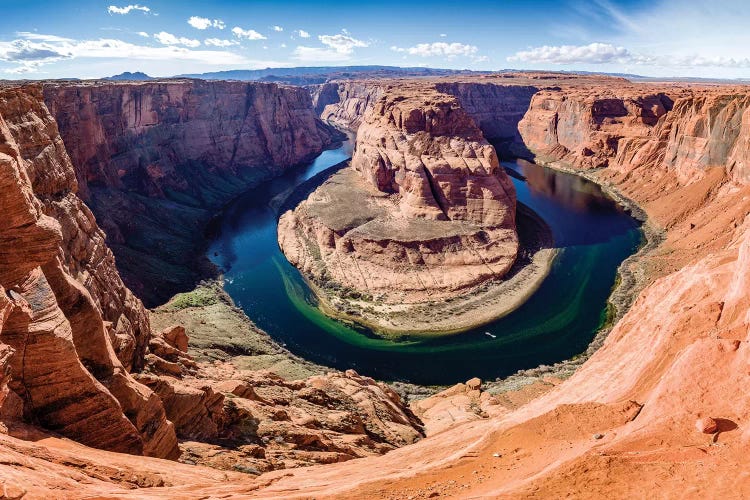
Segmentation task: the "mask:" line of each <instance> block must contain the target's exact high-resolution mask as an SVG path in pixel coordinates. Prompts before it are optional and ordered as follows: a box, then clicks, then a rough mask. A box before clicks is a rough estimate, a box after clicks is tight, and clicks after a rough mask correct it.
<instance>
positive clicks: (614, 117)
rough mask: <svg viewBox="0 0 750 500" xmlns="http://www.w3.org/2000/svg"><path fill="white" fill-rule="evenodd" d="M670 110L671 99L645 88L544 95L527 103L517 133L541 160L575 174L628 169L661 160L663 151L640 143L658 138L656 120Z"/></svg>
mask: <svg viewBox="0 0 750 500" xmlns="http://www.w3.org/2000/svg"><path fill="white" fill-rule="evenodd" d="M673 106H674V97H670V96H669V95H667V94H666V93H663V92H653V91H651V90H650V89H644V88H638V89H630V90H628V89H627V88H626V89H621V90H619V91H612V92H611V93H610V92H607V91H606V90H605V91H602V89H593V90H592V89H583V90H579V91H572V92H571V91H569V90H563V89H557V90H546V91H541V92H539V93H538V94H537V95H535V96H534V97H533V98H532V100H531V105H530V107H529V110H528V112H527V113H526V115H525V116H524V118H523V120H522V121H521V122H520V123H519V125H518V129H519V132H520V134H521V136H522V139H523V142H524V144H525V145H526V147H527V148H529V149H530V150H531V151H532V153H534V154H535V155H537V156H540V157H541V159H542V160H544V159H556V160H562V161H565V162H567V163H570V164H572V165H575V166H577V167H580V168H601V167H607V166H612V167H615V166H616V165H623V164H628V165H632V164H633V163H643V162H644V161H645V158H644V157H649V159H650V157H653V156H654V155H655V156H658V155H659V154H660V153H661V154H663V147H661V148H660V147H658V145H657V148H656V149H657V151H654V148H653V147H644V143H645V142H649V141H648V139H647V138H648V137H649V136H650V135H652V134H653V136H654V137H659V136H660V134H659V127H657V125H658V124H659V119H660V118H661V117H663V116H665V115H666V114H667V113H668V112H669V111H671V110H672V108H673ZM662 146H663V145H662ZM634 155H639V158H634ZM654 159H655V158H654Z"/></svg>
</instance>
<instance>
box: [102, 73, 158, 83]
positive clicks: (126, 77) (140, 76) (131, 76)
mask: <svg viewBox="0 0 750 500" xmlns="http://www.w3.org/2000/svg"><path fill="white" fill-rule="evenodd" d="M103 79H104V80H114V81H118V82H132V81H145V80H154V77H153V76H148V75H147V74H146V73H143V72H142V71H136V72H134V73H131V72H130V71H126V72H124V73H120V74H119V75H114V76H108V77H106V78H103Z"/></svg>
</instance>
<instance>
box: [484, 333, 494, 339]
mask: <svg viewBox="0 0 750 500" xmlns="http://www.w3.org/2000/svg"><path fill="white" fill-rule="evenodd" d="M484 334H485V335H487V336H488V337H492V338H493V339H496V338H497V335H492V334H491V333H490V332H484Z"/></svg>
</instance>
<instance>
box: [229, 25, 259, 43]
mask: <svg viewBox="0 0 750 500" xmlns="http://www.w3.org/2000/svg"><path fill="white" fill-rule="evenodd" d="M232 33H234V36H236V37H237V38H245V39H247V40H265V39H266V37H265V36H263V35H261V34H260V33H258V32H257V31H255V30H253V29H246V30H245V29H242V28H240V27H239V26H235V27H234V28H232Z"/></svg>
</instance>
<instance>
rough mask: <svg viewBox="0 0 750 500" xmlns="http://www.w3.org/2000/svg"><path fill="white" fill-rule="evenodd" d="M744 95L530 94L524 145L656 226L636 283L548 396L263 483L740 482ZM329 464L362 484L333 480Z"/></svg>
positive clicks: (693, 489)
mask: <svg viewBox="0 0 750 500" xmlns="http://www.w3.org/2000/svg"><path fill="white" fill-rule="evenodd" d="M747 95H748V89H747V88H746V87H745V88H731V87H723V88H722V87H719V88H713V89H710V88H690V89H688V88H680V87H675V86H665V87H664V88H662V89H655V88H654V86H637V85H632V86H631V85H622V86H619V87H618V88H616V89H612V88H611V87H607V86H604V85H602V86H600V87H598V88H586V89H581V88H565V87H563V88H561V89H559V90H551V91H548V92H543V93H540V94H538V95H537V96H535V97H534V99H533V100H532V105H531V108H530V109H529V111H528V112H527V114H526V116H525V117H524V119H523V121H522V122H521V125H520V131H521V135H522V136H523V138H524V141H525V142H526V144H527V145H528V146H529V149H530V150H531V151H532V152H534V153H536V155H537V158H538V159H543V160H545V161H546V162H549V164H550V165H551V166H553V167H557V168H566V169H575V170H579V171H584V173H585V175H587V176H589V177H592V178H594V179H596V180H598V181H599V182H601V183H603V184H605V185H606V186H609V187H610V188H612V189H617V190H618V191H619V192H620V193H622V194H624V195H626V196H628V197H629V198H631V199H633V200H636V201H637V202H638V203H639V204H640V205H641V206H642V207H643V208H644V209H645V212H646V213H647V214H648V216H649V221H650V224H652V225H654V226H656V227H657V228H658V229H661V230H662V231H664V238H663V241H662V243H661V244H660V245H659V247H658V248H657V249H656V250H655V251H653V252H651V253H650V254H649V255H648V256H647V257H646V258H645V259H644V260H642V263H641V265H640V266H638V267H639V270H638V272H639V274H640V275H641V279H642V281H643V284H644V285H646V287H645V289H643V291H642V292H640V294H639V295H638V298H637V299H636V301H635V303H634V305H633V306H632V308H631V309H630V310H629V311H628V312H627V313H626V314H625V316H624V317H623V318H622V320H620V321H619V322H618V323H617V324H616V325H615V327H614V329H613V330H612V332H611V334H610V335H609V336H608V337H607V339H606V341H605V342H604V345H603V347H601V348H600V349H599V350H598V351H597V352H596V353H595V354H593V356H592V357H591V358H590V359H589V360H588V361H586V363H585V364H584V365H583V367H582V368H581V369H580V370H579V371H578V372H577V373H576V374H575V375H573V377H571V378H570V379H569V380H567V381H565V382H564V383H562V384H560V385H558V386H557V387H555V388H553V389H552V390H551V391H550V392H549V393H548V394H547V395H545V396H542V397H541V398H538V399H536V400H534V401H532V402H531V403H529V404H527V405H525V406H523V407H521V408H519V409H518V410H515V411H511V412H504V413H503V414H501V415H497V416H496V417H494V418H493V419H492V420H490V421H486V422H479V423H476V422H475V423H470V424H466V425H461V426H458V427H455V428H453V429H452V430H451V431H450V432H442V433H440V434H436V435H435V436H433V437H432V438H428V439H426V440H423V441H422V442H420V443H419V444H417V445H415V446H414V447H411V448H406V449H403V450H399V451H396V452H394V453H392V454H391V455H389V457H388V459H387V461H382V460H372V461H368V462H366V463H363V464H358V468H359V467H361V469H360V470H362V471H363V472H362V476H353V477H352V475H353V474H355V470H354V468H353V467H351V466H349V467H347V466H346V465H342V466H339V467H335V468H330V469H327V470H318V471H313V470H311V471H308V472H307V473H304V472H300V473H299V474H296V475H295V477H294V478H289V480H288V481H289V482H287V483H285V482H284V481H281V482H279V483H275V484H274V486H273V487H271V489H266V490H265V491H264V494H265V495H267V496H272V495H273V494H275V493H278V492H281V491H284V488H286V487H290V486H292V484H293V485H294V486H293V487H295V488H304V489H305V490H306V491H315V492H316V494H318V495H321V496H325V495H327V494H334V493H335V494H338V495H344V496H359V495H364V496H366V495H376V496H377V495H381V496H389V495H393V494H398V493H402V494H403V493H405V492H408V493H409V494H411V495H415V496H420V495H423V496H425V497H427V496H477V497H508V498H524V497H528V496H541V497H546V496H560V495H570V496H576V497H591V498H599V497H604V496H610V497H611V496H615V497H628V496H634V495H635V496H637V495H639V494H642V492H643V491H644V490H649V491H651V492H653V493H652V494H653V495H655V496H665V497H669V496H674V495H675V494H679V495H681V496H687V497H695V498H700V497H705V496H745V495H747V494H748V491H750V485H749V484H748V482H747V481H745V480H743V479H741V478H738V477H737V476H736V475H735V474H733V472H732V471H735V470H738V469H740V468H742V467H744V465H745V463H746V459H745V454H744V449H745V448H746V445H747V439H748V436H747V430H746V427H747V423H748V418H749V415H750V405H749V404H748V400H747V398H745V397H743V396H741V395H740V396H737V394H738V392H737V391H738V388H739V387H743V386H744V385H745V384H746V383H747V380H746V379H747V370H746V369H744V368H743V367H744V366H745V365H746V363H747V359H746V358H747V342H748V340H749V339H748V332H749V331H750V314H749V313H748V311H750V303H749V302H748V300H747V293H745V291H746V286H745V285H746V281H747V275H748V271H749V270H750V266H748V259H747V257H748V249H749V248H750V245H749V242H750V219H748V215H747V214H748V213H750V202H749V201H748V200H750V196H749V195H750V185H748V182H747V179H746V172H745V163H746V161H747V152H746V140H745V139H746V137H745V136H746V127H745V122H746V116H747V106H746V102H747ZM665 97H666V98H665ZM613 99H614V100H615V102H613ZM618 101H619V102H618ZM670 102H671V104H670ZM601 103H603V104H602V107H600V106H599V104H601ZM568 110H569V111H568ZM602 110H604V111H603V112H602ZM654 115H658V116H657V117H656V118H655V119H654ZM423 406H424V405H423ZM705 422H709V423H710V424H711V425H705ZM714 424H715V428H714ZM428 427H429V426H428ZM706 429H708V431H709V432H713V434H711V435H706V434H705V432H706ZM467 442H471V443H473V444H472V445H471V446H469V447H468V448H467V447H466V443H467ZM459 451H460V453H458V452H459ZM427 455H429V456H430V457H431V460H430V462H429V463H427V462H422V464H421V465H420V466H418V468H420V469H421V470H419V471H414V470H413V469H412V472H411V473H410V474H408V477H404V476H403V475H402V472H401V471H402V470H403V469H402V467H403V466H404V465H405V464H407V463H408V464H414V462H415V461H416V460H419V457H420V456H427ZM459 455H460V458H457V457H458V456H459ZM386 462H387V463H386ZM436 462H437V463H436ZM381 466H382V467H387V468H389V470H387V471H383V472H382V475H379V476H378V477H372V474H371V473H368V474H365V472H364V471H372V470H373V469H376V468H379V467H381ZM321 473H325V474H328V473H330V474H331V476H329V478H328V479H324V478H321V475H320V474H321ZM343 474H347V475H350V477H351V481H352V484H354V483H356V482H357V481H358V480H360V479H362V480H367V481H370V483H369V484H368V485H366V486H358V487H353V488H350V487H347V486H344V487H342V486H341V483H339V482H337V481H336V480H335V477H337V476H340V475H343ZM394 478H398V479H395V481H396V483H395V484H393V483H391V484H385V482H386V481H389V480H393V479H394ZM467 478H468V479H467ZM268 479H269V480H273V477H271V476H269V478H268ZM274 488H278V489H277V490H275V491H274ZM676 492H679V493H676Z"/></svg>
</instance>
